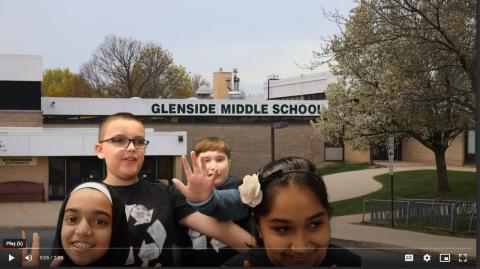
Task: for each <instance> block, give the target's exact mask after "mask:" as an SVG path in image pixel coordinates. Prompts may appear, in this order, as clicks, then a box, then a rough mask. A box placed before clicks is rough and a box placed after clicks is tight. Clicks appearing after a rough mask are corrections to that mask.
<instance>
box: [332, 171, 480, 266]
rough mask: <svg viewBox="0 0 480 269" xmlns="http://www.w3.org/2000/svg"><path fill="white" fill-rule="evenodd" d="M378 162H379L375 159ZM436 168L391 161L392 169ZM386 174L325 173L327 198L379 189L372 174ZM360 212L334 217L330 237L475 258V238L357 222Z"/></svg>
mask: <svg viewBox="0 0 480 269" xmlns="http://www.w3.org/2000/svg"><path fill="white" fill-rule="evenodd" d="M377 163H378V162H377ZM421 169H435V166H431V165H422V164H412V163H408V164H406V163H402V162H398V163H397V162H396V163H395V164H394V172H398V171H408V170H421ZM448 170H458V171H472V172H474V171H475V168H473V167H448ZM385 173H388V168H374V169H366V170H359V171H352V172H344V173H338V174H332V175H327V176H325V177H324V180H325V184H326V185H327V191H328V194H329V196H330V197H329V201H330V202H334V201H340V200H344V199H349V198H354V197H358V196H362V195H365V194H368V193H370V192H373V191H376V190H378V189H380V188H381V184H380V183H378V182H377V181H375V180H374V179H373V177H374V176H377V175H381V174H385ZM361 221H362V214H358V215H350V216H340V217H333V218H332V219H331V222H330V224H331V227H332V238H337V239H343V240H351V241H357V242H362V243H363V244H362V247H366V248H385V249H389V250H392V251H398V252H401V253H405V254H406V253H408V252H409V251H412V250H424V251H425V252H424V253H423V254H425V253H430V254H432V253H450V254H452V255H458V254H460V253H466V254H467V255H468V257H476V239H473V238H460V237H451V236H440V235H433V234H426V233H419V232H411V231H405V230H399V229H390V228H383V227H374V226H368V225H359V223H360V222H361Z"/></svg>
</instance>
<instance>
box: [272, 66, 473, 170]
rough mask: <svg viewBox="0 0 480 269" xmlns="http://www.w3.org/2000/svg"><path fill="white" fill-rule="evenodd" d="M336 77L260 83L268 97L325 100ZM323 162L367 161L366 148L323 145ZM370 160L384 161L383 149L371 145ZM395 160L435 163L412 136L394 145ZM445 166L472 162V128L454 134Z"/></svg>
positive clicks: (274, 78) (325, 74) (314, 76)
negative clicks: (326, 90)
mask: <svg viewBox="0 0 480 269" xmlns="http://www.w3.org/2000/svg"><path fill="white" fill-rule="evenodd" d="M336 81H337V79H336V77H335V76H334V75H333V74H332V73H330V72H321V73H315V74H308V75H301V76H297V77H290V78H284V79H279V78H278V76H275V75H272V76H270V77H269V78H268V79H267V81H266V82H265V84H264V94H265V96H266V97H267V99H269V100H325V99H326V98H325V89H326V88H327V86H328V85H329V84H330V83H335V82H336ZM324 150H325V161H347V162H368V161H369V159H370V151H368V150H367V151H363V152H362V151H354V150H352V148H351V147H349V145H348V144H346V145H344V146H334V145H328V144H325V145H324ZM371 151H372V158H373V160H388V156H387V152H386V149H385V148H372V149H371ZM394 157H395V160H399V161H406V162H417V163H426V164H432V165H434V164H435V156H434V154H433V152H432V151H431V150H429V149H428V148H426V147H425V146H423V145H422V144H420V142H418V141H417V140H416V139H413V138H405V139H403V140H402V141H401V142H400V143H399V144H398V145H397V146H396V147H395V155H394ZM445 157H446V162H447V165H451V166H463V165H466V164H467V165H470V164H471V165H473V164H474V161H475V130H468V131H467V132H465V133H463V134H460V135H459V136H457V137H456V138H455V139H454V141H453V142H452V144H451V145H450V147H449V148H448V150H447V152H446V156H445Z"/></svg>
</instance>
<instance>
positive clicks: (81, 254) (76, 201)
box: [61, 188, 112, 265]
mask: <svg viewBox="0 0 480 269" xmlns="http://www.w3.org/2000/svg"><path fill="white" fill-rule="evenodd" d="M111 235H112V206H111V204H110V201H109V200H108V198H107V197H106V196H105V195H104V194H103V193H101V192H100V191H98V190H95V189H90V188H85V189H80V190H77V191H75V192H73V193H72V194H71V195H70V198H69V199H68V202H67V204H66V206H65V211H64V216H63V222H62V230H61V240H62V245H63V248H64V250H65V252H66V253H67V255H68V257H70V259H71V260H72V261H73V262H74V263H75V264H76V265H88V264H91V263H93V262H95V261H97V260H99V259H100V258H101V257H102V256H103V255H104V254H105V253H106V252H107V250H108V248H109V246H110V239H111Z"/></svg>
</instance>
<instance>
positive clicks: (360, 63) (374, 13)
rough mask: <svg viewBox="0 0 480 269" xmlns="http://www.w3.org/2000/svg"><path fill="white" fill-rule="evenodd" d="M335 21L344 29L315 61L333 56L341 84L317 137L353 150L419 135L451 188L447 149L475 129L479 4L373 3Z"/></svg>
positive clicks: (444, 185)
mask: <svg viewBox="0 0 480 269" xmlns="http://www.w3.org/2000/svg"><path fill="white" fill-rule="evenodd" d="M333 18H334V19H335V20H337V22H341V21H342V20H343V22H344V23H345V28H344V30H343V31H342V32H341V34H339V35H335V36H333V37H332V38H331V40H330V42H329V43H328V45H327V47H325V48H323V49H322V51H320V52H315V56H318V57H320V56H323V55H326V54H331V55H333V59H334V60H335V62H336V64H335V65H333V66H332V69H333V72H334V74H335V75H337V76H338V78H339V81H338V83H336V84H333V85H330V86H329V87H328V89H327V91H326V97H327V100H328V107H327V108H325V109H324V110H322V112H321V115H320V117H319V118H318V119H317V120H315V121H312V123H311V124H312V126H313V128H314V129H315V133H316V134H317V135H318V136H320V137H322V138H324V139H330V140H334V141H337V142H338V141H341V140H343V141H348V142H349V143H350V144H351V145H352V146H353V148H354V149H365V148H368V147H369V146H370V145H381V144H385V142H386V137H388V136H392V135H393V136H395V137H397V138H402V137H412V138H414V139H416V140H418V141H419V142H420V143H421V144H422V145H424V146H425V147H427V148H428V149H430V150H431V151H432V152H433V153H434V155H435V160H436V166H437V182H438V186H437V187H438V188H437V189H438V191H439V192H445V191H448V190H449V186H448V180H447V172H446V161H445V152H446V150H447V149H448V147H449V146H450V145H451V143H452V141H453V140H454V139H455V138H456V137H457V136H458V135H459V134H461V133H462V132H464V131H465V130H467V129H468V128H472V127H473V126H474V124H475V122H474V114H475V95H474V89H475V83H476V81H475V75H474V71H475V66H474V65H475V64H474V63H475V59H474V55H475V40H474V38H475V26H476V24H475V1H474V0H425V1H414V0H369V1H361V2H360V3H359V4H358V6H357V7H356V8H354V9H353V10H352V12H351V15H350V17H349V18H342V17H340V16H338V15H335V16H333ZM316 64H320V61H317V62H316ZM352 100H355V102H354V104H353V105H352Z"/></svg>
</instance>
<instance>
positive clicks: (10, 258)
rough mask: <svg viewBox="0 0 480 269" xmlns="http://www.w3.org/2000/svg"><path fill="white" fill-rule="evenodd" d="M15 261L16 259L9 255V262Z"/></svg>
mask: <svg viewBox="0 0 480 269" xmlns="http://www.w3.org/2000/svg"><path fill="white" fill-rule="evenodd" d="M13 259H15V257H13V256H12V255H10V254H8V261H9V262H11V261H12V260H13Z"/></svg>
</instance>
